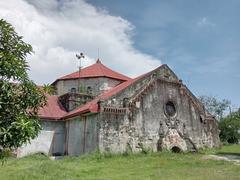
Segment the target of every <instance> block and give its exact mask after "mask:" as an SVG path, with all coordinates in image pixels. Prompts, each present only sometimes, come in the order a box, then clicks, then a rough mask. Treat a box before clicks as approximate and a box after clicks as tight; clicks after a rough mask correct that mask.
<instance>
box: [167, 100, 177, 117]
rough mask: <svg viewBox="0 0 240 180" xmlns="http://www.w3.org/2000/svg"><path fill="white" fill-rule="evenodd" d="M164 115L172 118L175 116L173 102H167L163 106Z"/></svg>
mask: <svg viewBox="0 0 240 180" xmlns="http://www.w3.org/2000/svg"><path fill="white" fill-rule="evenodd" d="M165 113H166V115H167V116H170V117H173V116H175V115H176V108H175V105H174V103H173V102H171V101H168V102H167V103H166V105H165Z"/></svg>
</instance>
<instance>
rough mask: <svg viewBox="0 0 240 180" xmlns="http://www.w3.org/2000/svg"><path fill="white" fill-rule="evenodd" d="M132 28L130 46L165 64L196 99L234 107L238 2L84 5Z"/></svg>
mask: <svg viewBox="0 0 240 180" xmlns="http://www.w3.org/2000/svg"><path fill="white" fill-rule="evenodd" d="M88 2H89V3H91V4H93V5H94V6H96V7H98V8H101V9H105V10H106V11H108V12H109V13H110V14H111V15H114V16H121V17H123V18H124V19H127V20H128V21H129V22H131V23H132V25H133V26H134V30H133V33H132V34H133V35H132V38H133V42H134V44H133V45H134V47H136V48H137V49H139V50H140V51H142V52H144V53H147V54H150V55H152V56H154V57H157V58H159V59H161V61H162V63H164V64H168V65H169V66H170V67H171V68H172V69H173V70H174V71H175V72H176V73H177V75H178V76H179V77H180V78H182V79H183V81H184V83H185V84H187V85H188V87H189V88H190V89H191V90H192V91H193V92H194V93H195V94H196V95H210V96H216V97H217V98H220V99H222V98H226V99H230V100H231V102H232V103H233V104H234V105H235V106H240V35H239V32H240V23H239V22H240V10H239V9H240V1H239V0H230V1H225V0H211V1H209V0H201V1H200V0H184V1H180V0H151V1H143V0H142V1H141V0H131V1H129V0H121V1H112V0H89V1H88Z"/></svg>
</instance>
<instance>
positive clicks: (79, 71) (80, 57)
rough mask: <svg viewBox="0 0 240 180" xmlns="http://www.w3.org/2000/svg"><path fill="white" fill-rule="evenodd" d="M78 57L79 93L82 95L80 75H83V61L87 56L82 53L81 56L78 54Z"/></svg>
mask: <svg viewBox="0 0 240 180" xmlns="http://www.w3.org/2000/svg"><path fill="white" fill-rule="evenodd" d="M76 57H77V59H78V60H79V66H78V75H79V79H78V92H79V93H80V73H81V68H82V59H84V58H85V56H84V55H83V53H82V52H81V53H80V54H76Z"/></svg>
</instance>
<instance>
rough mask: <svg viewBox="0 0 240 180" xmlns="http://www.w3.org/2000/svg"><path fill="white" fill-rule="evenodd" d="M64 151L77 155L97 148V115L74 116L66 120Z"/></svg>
mask: <svg viewBox="0 0 240 180" xmlns="http://www.w3.org/2000/svg"><path fill="white" fill-rule="evenodd" d="M66 129H67V140H66V147H67V149H66V153H67V154H68V155H70V156H78V155H82V154H84V153H88V152H91V151H94V150H96V149H97V146H98V144H97V141H98V136H97V115H89V116H86V117H81V118H80V117H76V118H73V119H71V120H67V121H66Z"/></svg>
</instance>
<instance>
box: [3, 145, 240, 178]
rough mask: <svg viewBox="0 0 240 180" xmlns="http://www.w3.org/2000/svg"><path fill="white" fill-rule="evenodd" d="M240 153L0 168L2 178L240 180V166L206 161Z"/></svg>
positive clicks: (232, 149)
mask: <svg viewBox="0 0 240 180" xmlns="http://www.w3.org/2000/svg"><path fill="white" fill-rule="evenodd" d="M222 152H224V153H227V152H229V153H240V145H232V146H224V147H223V148H222V149H218V150H211V151H210V150H208V151H205V152H201V153H195V154H192V153H186V154H173V153H168V152H163V153H148V154H136V155H102V154H99V153H94V154H91V155H87V156H82V157H65V158H64V159H62V160H55V161H53V160H50V159H49V158H48V157H46V156H43V155H33V156H28V157H25V158H21V159H10V160H8V161H7V163H6V164H5V165H4V166H0V179H3V180H5V179H18V180H19V179H104V180H105V179H109V180H112V179H117V180H118V179H119V180H122V179H124V180H127V179H136V180H139V179H205V180H206V179H240V166H239V165H235V164H234V163H231V162H226V161H215V160H206V159H205V158H203V156H205V154H210V153H222Z"/></svg>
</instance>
